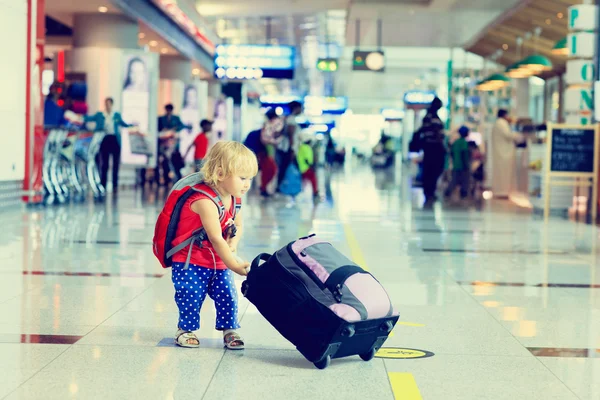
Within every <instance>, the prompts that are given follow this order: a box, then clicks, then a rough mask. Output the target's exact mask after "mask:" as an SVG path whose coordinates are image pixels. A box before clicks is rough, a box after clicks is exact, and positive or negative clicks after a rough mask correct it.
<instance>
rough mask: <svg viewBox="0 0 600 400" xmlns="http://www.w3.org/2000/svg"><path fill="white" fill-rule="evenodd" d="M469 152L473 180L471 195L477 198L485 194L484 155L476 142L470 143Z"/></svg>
mask: <svg viewBox="0 0 600 400" xmlns="http://www.w3.org/2000/svg"><path fill="white" fill-rule="evenodd" d="M469 150H470V151H471V177H472V178H473V188H472V193H471V195H472V196H473V197H475V196H476V195H477V194H478V193H479V192H483V182H484V180H485V170H484V165H483V158H484V155H483V152H482V151H481V149H480V148H479V146H477V143H475V142H469Z"/></svg>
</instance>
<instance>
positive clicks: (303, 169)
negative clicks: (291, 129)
mask: <svg viewBox="0 0 600 400" xmlns="http://www.w3.org/2000/svg"><path fill="white" fill-rule="evenodd" d="M314 138H315V135H314V133H312V132H310V131H306V130H304V131H302V132H301V133H300V134H299V135H298V141H299V142H301V144H300V146H299V147H298V154H297V155H296V160H297V162H298V170H299V171H300V174H302V182H304V181H308V182H310V184H311V186H312V191H313V197H314V198H318V197H319V187H318V185H317V172H316V170H315V153H314V149H313V140H314Z"/></svg>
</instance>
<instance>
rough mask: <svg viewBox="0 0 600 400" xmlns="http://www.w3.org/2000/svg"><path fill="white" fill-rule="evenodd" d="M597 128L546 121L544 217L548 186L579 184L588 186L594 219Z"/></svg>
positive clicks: (596, 193)
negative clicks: (548, 122) (590, 190)
mask: <svg viewBox="0 0 600 400" xmlns="http://www.w3.org/2000/svg"><path fill="white" fill-rule="evenodd" d="M599 127H600V126H599V125H558V124H548V144H547V147H548V149H547V155H546V163H545V169H546V173H545V184H544V200H545V206H544V218H545V219H547V218H548V216H549V213H550V188H551V186H583V187H591V189H592V193H591V197H592V202H591V206H592V221H593V223H594V222H595V221H596V213H597V208H598V205H597V197H598V137H599V135H598V133H599V132H600V130H599Z"/></svg>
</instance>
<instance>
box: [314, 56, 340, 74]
mask: <svg viewBox="0 0 600 400" xmlns="http://www.w3.org/2000/svg"><path fill="white" fill-rule="evenodd" d="M317 69H318V70H319V71H323V72H335V71H337V70H338V60H334V59H333V58H320V59H319V61H317Z"/></svg>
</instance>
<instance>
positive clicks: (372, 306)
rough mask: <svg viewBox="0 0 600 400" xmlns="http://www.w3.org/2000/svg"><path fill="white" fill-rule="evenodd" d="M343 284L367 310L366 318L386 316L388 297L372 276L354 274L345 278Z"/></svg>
mask: <svg viewBox="0 0 600 400" xmlns="http://www.w3.org/2000/svg"><path fill="white" fill-rule="evenodd" d="M345 285H346V287H347V288H348V290H350V292H351V293H352V294H353V295H354V297H356V298H357V299H358V301H360V302H361V303H362V304H363V306H364V307H365V309H366V310H367V319H376V318H384V317H387V315H388V313H389V312H390V298H389V297H388V295H387V292H386V291H385V289H384V288H383V286H381V284H380V283H379V282H377V280H375V278H373V276H371V275H370V274H354V275H352V276H351V277H349V278H348V279H346V283H345ZM342 301H344V300H343V299H342Z"/></svg>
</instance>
